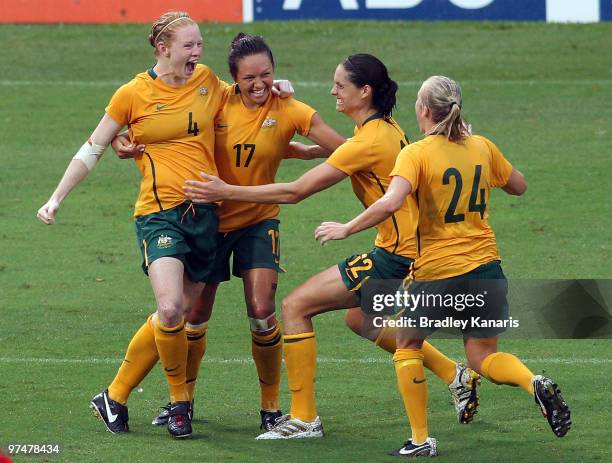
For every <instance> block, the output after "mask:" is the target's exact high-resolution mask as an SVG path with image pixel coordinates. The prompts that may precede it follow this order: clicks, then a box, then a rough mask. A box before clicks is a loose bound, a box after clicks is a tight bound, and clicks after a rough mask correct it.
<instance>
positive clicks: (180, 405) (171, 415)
mask: <svg viewBox="0 0 612 463" xmlns="http://www.w3.org/2000/svg"><path fill="white" fill-rule="evenodd" d="M168 432H169V433H170V435H171V436H172V437H176V438H177V439H184V438H186V437H190V436H191V432H192V431H191V402H174V403H171V404H170V410H168Z"/></svg>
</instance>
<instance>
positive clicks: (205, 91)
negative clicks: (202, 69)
mask: <svg viewBox="0 0 612 463" xmlns="http://www.w3.org/2000/svg"><path fill="white" fill-rule="evenodd" d="M199 92H200V96H205V95H208V87H200V90H199Z"/></svg>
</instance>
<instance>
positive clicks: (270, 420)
mask: <svg viewBox="0 0 612 463" xmlns="http://www.w3.org/2000/svg"><path fill="white" fill-rule="evenodd" d="M259 415H260V416H261V424H260V425H259V429H262V430H263V431H272V429H274V426H275V425H276V421H277V420H278V419H279V418H280V417H281V416H283V412H281V411H280V410H276V411H275V412H271V411H267V410H261V411H260V412H259Z"/></svg>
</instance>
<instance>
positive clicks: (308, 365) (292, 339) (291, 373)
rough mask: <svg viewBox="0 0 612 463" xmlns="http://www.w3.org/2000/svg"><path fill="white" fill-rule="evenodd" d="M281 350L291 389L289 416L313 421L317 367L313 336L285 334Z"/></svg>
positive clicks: (315, 413) (315, 343) (315, 408)
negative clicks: (283, 353) (283, 352)
mask: <svg viewBox="0 0 612 463" xmlns="http://www.w3.org/2000/svg"><path fill="white" fill-rule="evenodd" d="M283 350H284V351H285V365H286V367H287V376H288V379H289V389H291V412H290V413H291V416H292V417H293V418H299V419H300V420H302V421H313V420H314V419H315V418H316V417H317V406H316V404H315V385H314V383H315V370H316V366H317V341H316V339H315V334H314V333H312V332H310V333H300V334H286V335H285V336H284V342H283Z"/></svg>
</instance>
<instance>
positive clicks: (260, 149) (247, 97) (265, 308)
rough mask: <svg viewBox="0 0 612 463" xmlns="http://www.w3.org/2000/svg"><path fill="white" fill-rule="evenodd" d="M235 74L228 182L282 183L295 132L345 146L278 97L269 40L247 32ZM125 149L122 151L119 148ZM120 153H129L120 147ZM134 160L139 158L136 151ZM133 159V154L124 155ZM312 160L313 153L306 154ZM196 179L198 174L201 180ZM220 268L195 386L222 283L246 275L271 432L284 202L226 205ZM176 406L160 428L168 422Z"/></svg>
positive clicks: (200, 328)
mask: <svg viewBox="0 0 612 463" xmlns="http://www.w3.org/2000/svg"><path fill="white" fill-rule="evenodd" d="M228 64H229V70H230V73H231V75H232V77H233V78H234V81H235V82H236V84H235V85H234V86H232V87H231V88H229V89H228V97H227V99H226V100H225V102H224V104H223V107H222V109H221V112H220V114H219V115H218V116H217V119H216V122H215V140H216V141H215V163H216V166H217V169H218V172H219V175H220V176H221V178H223V179H225V180H226V181H228V182H231V183H235V184H238V185H262V184H267V183H272V182H274V177H275V174H276V172H277V170H278V167H279V164H280V162H281V160H282V159H283V158H284V157H285V155H286V152H287V149H288V145H289V141H290V140H291V138H292V137H293V135H294V134H295V133H299V134H301V135H304V136H306V137H308V138H309V139H311V140H312V141H314V142H315V143H318V144H319V145H321V146H322V147H323V148H324V150H322V151H321V153H319V154H321V155H324V154H329V153H331V152H332V151H333V150H334V149H336V148H337V147H338V146H340V145H341V144H342V143H343V142H344V141H345V139H344V137H342V136H341V135H339V134H338V133H337V132H335V131H334V130H333V129H331V128H330V127H329V126H328V125H327V124H325V122H324V121H323V119H322V118H321V116H320V115H319V114H318V113H317V112H316V111H315V110H314V109H313V108H311V107H310V106H308V105H306V104H304V103H301V102H299V101H297V100H294V99H292V98H286V99H282V98H280V97H278V96H276V95H272V93H271V89H272V84H273V79H274V58H273V55H272V51H271V50H270V48H269V47H268V45H267V44H266V42H265V41H264V40H263V38H262V37H257V36H251V35H247V34H244V33H239V34H238V35H237V36H236V37H235V38H234V40H233V41H232V45H231V51H230V54H229V56H228ZM118 148H121V147H120V146H118ZM118 151H120V154H121V152H122V150H121V149H118ZM127 154H128V155H131V154H133V153H132V152H130V151H129V150H128V151H127ZM122 157H125V156H122ZM302 158H309V159H310V157H309V156H306V155H304V156H302ZM194 178H195V177H194ZM218 215H219V220H220V225H219V234H218V236H217V252H216V258H215V263H214V265H213V270H212V272H211V273H210V275H209V276H208V278H207V279H206V285H205V288H204V290H203V292H202V293H201V295H200V297H199V300H198V303H197V304H195V305H194V307H193V308H192V310H191V313H190V315H189V317H188V328H189V331H188V333H187V335H188V339H189V359H188V363H187V383H188V387H189V389H190V393H191V398H192V399H193V389H194V387H195V380H196V378H197V374H198V368H199V365H200V361H201V359H202V357H203V355H204V351H205V339H206V338H205V336H206V330H207V326H208V321H209V319H210V316H211V313H212V309H213V304H214V300H215V294H216V291H217V288H218V286H219V283H221V282H223V281H228V280H229V279H230V262H229V261H230V257H231V256H233V269H232V273H233V274H234V275H235V276H237V277H239V278H242V281H243V285H244V294H245V302H246V310H247V316H248V318H249V323H250V327H251V337H252V345H251V346H252V353H253V359H254V361H255V365H256V368H257V373H258V376H259V384H260V389H261V411H260V417H261V429H264V430H269V429H271V427H272V425H273V424H274V422H275V421H276V419H277V418H279V417H280V416H281V415H282V413H281V412H280V407H279V400H278V395H279V385H280V370H281V363H282V352H281V351H282V342H281V339H282V337H281V333H280V324H279V323H278V321H277V320H276V317H275V302H274V298H275V292H276V286H277V282H278V272H280V271H282V269H281V267H280V238H279V220H278V215H279V208H278V205H276V204H255V203H250V202H236V201H224V202H223V203H222V204H221V205H220V207H219V209H218ZM169 405H170V404H168V405H167V406H165V407H162V408H163V411H162V412H161V414H160V415H159V416H158V417H157V418H156V419H155V420H153V424H155V425H161V424H165V422H166V421H167V420H168V411H169V409H170V407H169Z"/></svg>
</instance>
